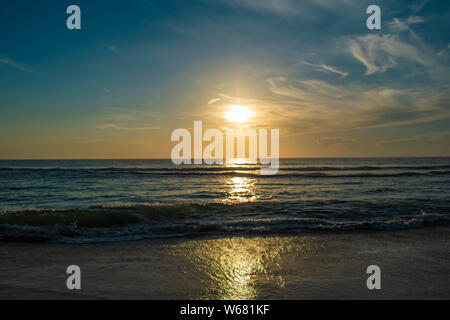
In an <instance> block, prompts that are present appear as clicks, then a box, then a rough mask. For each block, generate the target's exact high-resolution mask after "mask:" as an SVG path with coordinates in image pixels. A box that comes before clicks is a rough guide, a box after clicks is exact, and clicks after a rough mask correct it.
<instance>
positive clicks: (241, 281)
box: [0, 228, 450, 299]
mask: <svg viewBox="0 0 450 320" xmlns="http://www.w3.org/2000/svg"><path fill="white" fill-rule="evenodd" d="M449 240H450V229H448V228H425V229H420V230H405V231H392V232H387V231H384V232H367V233H362V232H358V233H331V232H330V233H318V234H314V233H311V234H306V235H304V236H298V235H297V236H277V237H273V236H262V237H243V236H239V235H236V236H234V237H227V238H220V237H215V238H206V237H202V238H189V239H186V238H183V239H170V240H164V239H160V240H150V241H137V242H123V243H111V244H105V243H103V244H84V245H68V244H31V243H6V242H2V243H0V259H1V265H2V267H1V269H0V299H417V298H420V299H449V298H450V280H449V279H450V277H449V275H450V250H449V249H448V241H449ZM73 264H76V265H79V266H80V267H81V270H82V289H81V290H80V291H69V290H67V289H66V279H67V276H68V275H66V273H65V271H66V268H67V267H68V266H69V265H73ZM373 264H375V265H378V266H380V267H381V271H382V290H380V291H370V290H368V289H367V287H366V279H367V277H368V275H366V268H367V267H368V266H369V265H373Z"/></svg>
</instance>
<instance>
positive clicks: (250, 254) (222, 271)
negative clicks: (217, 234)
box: [171, 237, 318, 300]
mask: <svg viewBox="0 0 450 320" xmlns="http://www.w3.org/2000/svg"><path fill="white" fill-rule="evenodd" d="M174 249H175V248H174ZM317 249H318V248H317V243H310V242H307V241H300V242H299V241H298V239H297V241H296V243H292V239H291V238H282V237H281V238H278V237H277V238H231V239H216V240H204V241H188V242H185V243H183V244H182V245H180V246H179V247H177V248H176V249H175V250H171V253H172V254H173V255H175V256H176V257H177V258H180V255H182V258H183V259H182V260H183V265H184V264H185V263H186V264H187V265H188V268H187V269H186V270H187V272H189V273H191V272H192V273H193V274H201V275H202V276H201V278H202V279H205V278H206V279H208V280H207V283H205V282H204V283H203V285H207V286H208V288H209V289H208V290H207V293H206V296H200V297H195V298H198V299H224V300H230V299H231V300H246V299H258V298H261V297H260V293H259V292H258V287H259V286H260V285H264V284H267V283H270V286H272V287H273V288H274V289H276V290H278V289H279V288H283V287H284V286H285V285H286V280H285V278H284V274H283V272H282V270H283V267H286V266H288V265H290V264H291V263H292V262H293V261H295V259H296V257H298V256H299V255H304V256H306V255H308V254H309V252H311V250H317ZM186 253H188V254H187V255H186ZM286 257H288V258H286ZM290 259H292V261H290Z"/></svg>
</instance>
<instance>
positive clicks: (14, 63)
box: [0, 55, 31, 72]
mask: <svg viewBox="0 0 450 320" xmlns="http://www.w3.org/2000/svg"><path fill="white" fill-rule="evenodd" d="M1 64H4V65H7V66H10V67H13V68H16V69H19V70H22V71H26V72H31V70H30V69H29V68H28V67H26V66H24V65H22V64H21V63H19V62H17V61H14V60H13V59H11V58H9V57H7V56H5V55H0V65H1Z"/></svg>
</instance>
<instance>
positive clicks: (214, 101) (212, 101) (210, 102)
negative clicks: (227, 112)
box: [208, 98, 220, 104]
mask: <svg viewBox="0 0 450 320" xmlns="http://www.w3.org/2000/svg"><path fill="white" fill-rule="evenodd" d="M218 101H220V98H214V99H211V100H209V101H208V104H214V103H216V102H218Z"/></svg>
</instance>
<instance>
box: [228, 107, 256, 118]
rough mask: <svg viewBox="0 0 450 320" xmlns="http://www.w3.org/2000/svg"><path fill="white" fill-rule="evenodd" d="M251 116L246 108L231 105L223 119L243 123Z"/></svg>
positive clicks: (251, 113) (250, 112)
mask: <svg viewBox="0 0 450 320" xmlns="http://www.w3.org/2000/svg"><path fill="white" fill-rule="evenodd" d="M252 116H253V112H252V111H251V110H250V109H249V108H248V107H246V106H240V105H231V106H230V107H229V110H228V111H227V112H226V113H225V118H226V119H227V120H228V121H231V122H245V121H248V120H249V119H250V118H251V117H252Z"/></svg>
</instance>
